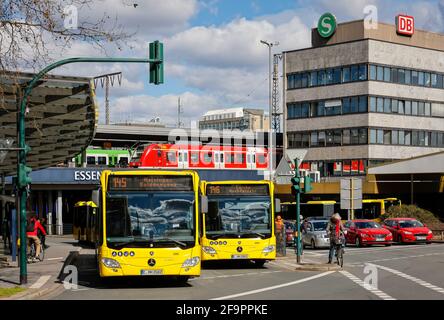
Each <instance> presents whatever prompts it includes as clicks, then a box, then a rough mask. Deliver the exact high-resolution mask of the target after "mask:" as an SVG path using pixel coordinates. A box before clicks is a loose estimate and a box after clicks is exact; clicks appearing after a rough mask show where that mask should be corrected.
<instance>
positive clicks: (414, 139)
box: [412, 131, 419, 146]
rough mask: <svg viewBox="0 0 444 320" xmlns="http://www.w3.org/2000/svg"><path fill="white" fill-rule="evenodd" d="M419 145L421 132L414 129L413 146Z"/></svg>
mask: <svg viewBox="0 0 444 320" xmlns="http://www.w3.org/2000/svg"><path fill="white" fill-rule="evenodd" d="M417 145H419V134H418V131H412V146H417Z"/></svg>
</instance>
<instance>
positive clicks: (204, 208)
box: [200, 196, 208, 213]
mask: <svg viewBox="0 0 444 320" xmlns="http://www.w3.org/2000/svg"><path fill="white" fill-rule="evenodd" d="M200 210H201V212H202V213H207V212H208V198H207V196H201V197H200Z"/></svg>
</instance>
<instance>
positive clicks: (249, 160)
mask: <svg viewBox="0 0 444 320" xmlns="http://www.w3.org/2000/svg"><path fill="white" fill-rule="evenodd" d="M247 163H251V155H249V154H247Z"/></svg>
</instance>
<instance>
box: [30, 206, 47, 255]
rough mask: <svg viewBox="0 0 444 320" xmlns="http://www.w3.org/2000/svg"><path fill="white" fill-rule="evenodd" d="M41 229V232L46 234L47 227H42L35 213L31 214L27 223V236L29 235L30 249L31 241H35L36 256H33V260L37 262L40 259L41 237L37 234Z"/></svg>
mask: <svg viewBox="0 0 444 320" xmlns="http://www.w3.org/2000/svg"><path fill="white" fill-rule="evenodd" d="M38 230H40V232H41V233H42V234H43V235H45V236H46V231H45V228H43V227H42V225H41V223H40V221H39V220H38V219H37V217H36V215H35V214H31V215H30V216H29V218H28V221H27V224H26V236H27V237H28V250H29V248H30V244H31V242H34V244H35V257H32V262H35V261H36V260H37V259H39V260H40V261H41V259H40V250H41V248H40V239H39V237H38V236H37V231H38Z"/></svg>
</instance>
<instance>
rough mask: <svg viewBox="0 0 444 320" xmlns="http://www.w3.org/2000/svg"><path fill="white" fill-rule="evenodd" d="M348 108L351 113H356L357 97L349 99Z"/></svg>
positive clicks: (357, 109)
mask: <svg viewBox="0 0 444 320" xmlns="http://www.w3.org/2000/svg"><path fill="white" fill-rule="evenodd" d="M350 110H351V112H352V113H356V112H358V111H359V98H358V97H352V98H351V101H350Z"/></svg>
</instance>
